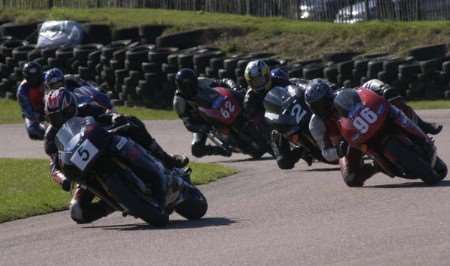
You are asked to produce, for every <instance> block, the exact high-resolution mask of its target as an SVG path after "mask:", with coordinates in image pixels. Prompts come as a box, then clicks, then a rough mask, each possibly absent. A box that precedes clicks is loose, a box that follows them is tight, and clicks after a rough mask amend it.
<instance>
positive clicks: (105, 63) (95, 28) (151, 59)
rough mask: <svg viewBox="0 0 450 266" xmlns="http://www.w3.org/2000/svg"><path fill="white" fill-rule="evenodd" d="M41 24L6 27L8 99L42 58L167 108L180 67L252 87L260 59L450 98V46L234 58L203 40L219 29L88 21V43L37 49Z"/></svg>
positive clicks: (347, 81)
mask: <svg viewBox="0 0 450 266" xmlns="http://www.w3.org/2000/svg"><path fill="white" fill-rule="evenodd" d="M37 28H38V24H37V23H31V24H23V25H17V24H14V23H6V24H3V25H1V26H0V97H7V98H14V97H15V90H16V88H17V85H18V82H20V81H21V80H22V73H21V69H22V66H23V64H25V62H29V61H35V62H38V63H40V64H41V65H43V66H44V68H45V69H48V68H52V67H59V68H61V69H63V71H64V72H65V73H71V74H76V75H79V76H80V77H81V78H83V79H85V80H91V81H95V82H96V83H97V84H99V86H100V87H101V88H102V89H104V90H106V91H108V92H109V94H110V96H111V97H112V98H113V99H114V102H115V103H116V104H124V103H126V104H129V105H144V106H148V107H155V108H165V107H169V106H170V105H171V101H172V98H173V94H174V92H175V73H176V72H177V71H178V70H179V69H181V68H193V69H194V70H195V71H196V72H197V73H199V75H201V76H205V77H211V78H218V79H222V78H230V79H233V80H235V81H236V82H237V84H238V85H240V86H242V87H246V84H245V79H244V69H245V67H246V65H247V64H248V62H249V61H251V60H254V59H263V60H265V61H266V62H267V63H268V64H269V66H270V67H272V68H274V67H280V66H281V67H283V68H285V69H286V70H287V71H288V73H289V75H290V76H291V77H297V78H304V79H314V78H326V79H328V80H330V81H331V82H333V83H336V84H337V85H338V86H345V87H355V86H358V85H360V84H362V83H364V82H365V81H367V80H369V79H373V78H378V79H380V80H383V81H385V82H388V83H390V84H392V85H393V86H395V87H397V88H399V89H400V90H401V92H402V93H403V94H404V95H405V96H407V97H408V98H431V99H435V98H442V97H444V96H445V97H446V98H449V97H450V90H449V80H450V56H448V55H447V46H446V45H433V46H427V47H420V48H415V49H412V50H410V51H409V56H408V57H406V58H402V57H396V56H391V55H388V54H369V55H359V54H358V53H354V52H345V53H330V54H325V55H324V56H323V57H322V58H321V59H316V60H297V59H294V60H292V59H291V60H281V59H279V58H278V57H276V56H275V55H273V54H270V53H249V54H231V55H226V54H225V53H224V52H223V51H221V50H219V49H217V48H213V47H207V46H202V45H199V44H201V42H202V39H203V38H204V36H205V35H208V34H209V35H211V34H217V32H216V31H214V30H212V31H210V32H209V31H208V30H194V31H189V32H181V33H176V34H170V35H166V36H160V35H161V34H162V32H163V31H164V30H165V29H166V28H167V26H162V25H145V26H140V27H130V28H123V29H115V30H113V29H112V28H111V27H110V26H109V25H102V24H86V25H85V28H86V32H87V39H86V44H82V45H77V46H75V47H57V48H43V49H37V48H36V47H35V45H34V44H32V43H35V41H36V32H37ZM206 41H207V40H206ZM155 44H156V45H155Z"/></svg>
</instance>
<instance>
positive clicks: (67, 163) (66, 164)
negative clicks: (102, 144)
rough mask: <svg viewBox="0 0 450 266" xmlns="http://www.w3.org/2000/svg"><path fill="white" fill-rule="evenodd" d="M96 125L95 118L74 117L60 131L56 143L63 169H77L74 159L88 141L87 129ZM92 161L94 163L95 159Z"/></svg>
mask: <svg viewBox="0 0 450 266" xmlns="http://www.w3.org/2000/svg"><path fill="white" fill-rule="evenodd" d="M95 125H96V122H95V120H94V118H93V117H73V118H71V119H69V120H68V121H66V122H65V123H64V124H63V125H62V126H61V128H60V129H59V130H58V132H57V133H56V138H55V142H56V147H57V149H58V160H59V163H60V165H61V166H62V167H63V168H73V167H75V165H74V160H73V158H74V155H75V153H76V152H77V150H78V148H79V147H80V145H82V144H83V143H84V141H85V140H86V139H87V136H86V134H85V132H86V131H87V130H86V129H87V128H89V127H94V126H95ZM90 144H92V143H90ZM91 146H92V145H91ZM94 146H95V145H94ZM96 149H97V148H96ZM84 156H85V154H84ZM90 159H91V160H90V161H92V159H93V158H90ZM82 170H84V169H82Z"/></svg>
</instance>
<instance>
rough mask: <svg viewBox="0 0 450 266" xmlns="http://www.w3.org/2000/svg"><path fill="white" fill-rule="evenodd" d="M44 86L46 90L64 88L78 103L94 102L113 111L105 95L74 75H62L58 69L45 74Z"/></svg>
mask: <svg viewBox="0 0 450 266" xmlns="http://www.w3.org/2000/svg"><path fill="white" fill-rule="evenodd" d="M44 85H45V88H46V89H47V90H56V89H59V88H61V87H64V88H66V89H68V90H70V91H71V92H74V93H75V94H76V96H77V98H78V102H90V101H94V102H95V103H96V104H98V105H100V106H102V107H104V108H106V109H110V110H114V106H113V105H112V104H111V101H110V100H109V98H108V96H107V95H106V94H104V93H102V92H101V91H99V90H98V89H97V88H96V87H94V86H93V85H92V84H91V83H89V82H87V81H85V80H83V79H81V78H78V77H76V76H75V75H70V74H67V75H64V73H63V71H62V70H61V69H59V68H51V69H49V70H47V71H46V72H45V75H44Z"/></svg>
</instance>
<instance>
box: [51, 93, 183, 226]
mask: <svg viewBox="0 0 450 266" xmlns="http://www.w3.org/2000/svg"><path fill="white" fill-rule="evenodd" d="M45 114H46V118H47V120H48V121H49V123H50V126H49V128H48V129H47V131H46V134H45V143H44V146H45V151H46V153H47V155H48V156H49V157H50V159H51V167H50V168H51V170H50V171H51V177H52V179H53V181H55V182H56V183H58V184H60V185H61V186H62V188H63V189H64V190H66V191H69V190H70V187H71V182H70V181H69V180H68V179H67V178H66V177H65V175H64V173H63V172H62V171H61V167H60V165H59V163H58V162H59V161H58V149H57V147H56V143H55V137H56V133H57V132H58V130H59V128H60V127H61V126H62V125H63V123H64V122H65V121H67V120H68V119H70V118H72V117H74V116H81V117H84V116H93V117H94V118H95V119H96V121H97V122H98V123H100V124H105V125H111V124H112V125H116V126H117V125H122V124H126V123H129V124H130V125H131V126H130V127H128V128H127V129H126V130H125V131H124V132H121V131H119V132H118V134H121V135H125V136H128V137H130V138H131V139H132V140H134V141H135V142H137V143H139V144H140V145H141V146H142V147H143V148H144V149H146V150H148V151H149V152H150V154H151V155H153V156H155V157H156V158H157V159H159V160H160V161H161V162H162V163H163V164H164V166H165V167H166V168H173V167H184V166H185V165H187V163H188V162H189V160H188V159H187V158H186V157H184V156H180V155H174V156H171V155H169V154H167V153H166V152H165V151H164V150H163V149H162V148H161V146H159V144H158V143H157V142H156V141H155V139H153V138H152V136H151V135H150V134H149V133H148V131H147V130H146V129H145V126H144V124H143V123H142V122H141V121H140V120H139V119H137V118H136V117H127V116H123V115H119V114H117V113H111V112H109V113H107V112H106V110H105V109H104V108H102V107H100V106H98V105H95V104H85V105H81V106H78V105H77V98H76V97H75V95H74V94H73V93H72V92H70V91H69V90H66V89H64V88H61V89H57V90H51V91H50V92H49V93H48V94H47V95H46V96H45ZM130 145H132V149H130V150H134V151H135V153H136V152H140V151H141V149H142V148H140V146H139V145H135V144H134V142H131V144H130ZM136 154H137V153H136ZM141 154H142V156H139V157H138V158H135V159H133V160H129V161H130V163H131V164H135V165H136V167H137V168H139V167H141V168H142V167H144V168H145V166H147V169H144V168H142V169H141V170H142V171H146V173H148V172H149V171H150V172H151V173H152V175H151V176H159V178H152V180H151V182H152V188H153V190H154V191H153V192H154V193H155V198H156V199H157V201H158V202H159V203H160V205H161V206H165V192H164V191H165V190H166V187H165V185H167V184H164V178H163V177H161V176H160V175H161V174H160V173H159V171H157V170H156V169H152V168H151V167H150V166H151V165H153V164H152V163H145V160H146V158H147V157H146V156H145V153H141ZM130 156H131V155H130ZM124 157H129V156H127V155H124ZM134 157H136V156H134ZM142 162H143V163H142ZM148 168H150V169H148ZM93 198H94V194H92V193H91V192H89V191H88V190H86V189H84V188H82V187H80V186H78V187H77V188H76V189H75V191H74V193H73V197H72V200H71V202H70V214H71V217H72V219H73V220H74V221H75V222H77V223H90V222H92V221H95V220H97V219H99V218H101V217H104V216H106V215H108V214H109V213H111V212H113V209H112V208H111V207H110V206H108V205H107V204H106V203H105V202H103V201H99V202H92V200H93Z"/></svg>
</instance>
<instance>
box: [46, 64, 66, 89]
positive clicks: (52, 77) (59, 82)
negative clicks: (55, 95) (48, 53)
mask: <svg viewBox="0 0 450 266" xmlns="http://www.w3.org/2000/svg"><path fill="white" fill-rule="evenodd" d="M44 79H45V86H46V88H47V89H48V90H56V89H59V88H61V87H64V73H63V72H62V71H61V69H59V68H52V69H49V70H48V71H47V72H45V78H44Z"/></svg>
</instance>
